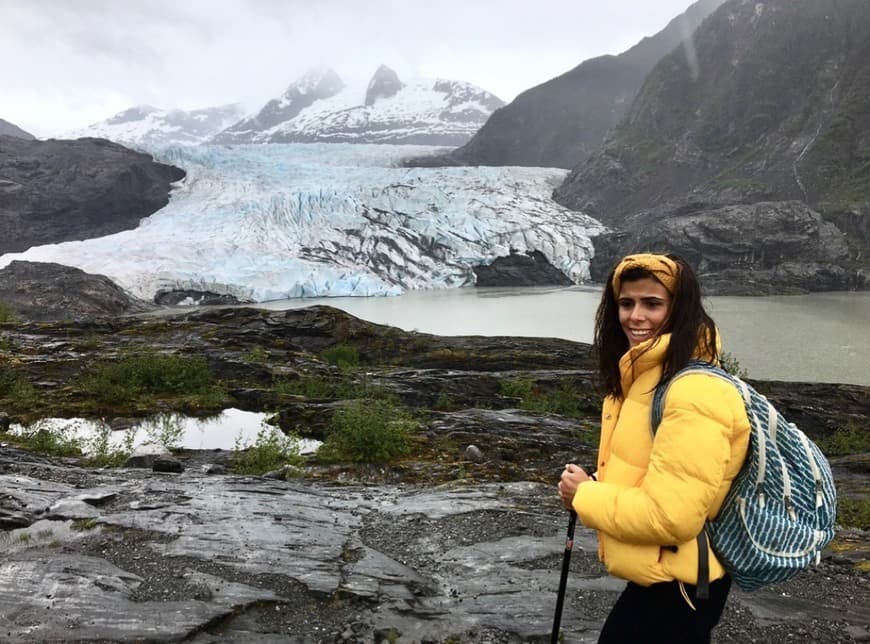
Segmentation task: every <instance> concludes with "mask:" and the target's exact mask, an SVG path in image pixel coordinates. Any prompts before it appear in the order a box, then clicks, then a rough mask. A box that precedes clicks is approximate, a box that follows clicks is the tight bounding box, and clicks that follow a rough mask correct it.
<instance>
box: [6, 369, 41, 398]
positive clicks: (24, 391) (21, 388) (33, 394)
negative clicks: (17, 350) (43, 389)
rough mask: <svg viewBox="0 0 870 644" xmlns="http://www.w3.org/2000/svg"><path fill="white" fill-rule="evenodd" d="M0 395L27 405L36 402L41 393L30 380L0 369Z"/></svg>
mask: <svg viewBox="0 0 870 644" xmlns="http://www.w3.org/2000/svg"><path fill="white" fill-rule="evenodd" d="M0 397H3V398H8V399H9V400H10V402H12V403H14V404H17V405H25V406H27V405H30V404H32V403H34V402H36V401H37V400H38V399H39V394H38V393H37V391H36V388H35V387H34V386H33V385H32V384H31V383H30V381H29V380H26V379H25V378H22V377H21V376H19V375H17V374H14V373H11V372H9V371H8V370H6V369H3V370H2V371H0Z"/></svg>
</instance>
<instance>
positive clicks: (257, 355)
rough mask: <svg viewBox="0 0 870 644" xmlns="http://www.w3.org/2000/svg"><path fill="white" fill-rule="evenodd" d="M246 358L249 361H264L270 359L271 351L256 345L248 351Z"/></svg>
mask: <svg viewBox="0 0 870 644" xmlns="http://www.w3.org/2000/svg"><path fill="white" fill-rule="evenodd" d="M245 359H246V360H247V361H248V362H253V363H258V364H259V363H263V362H266V360H268V359H269V352H268V351H266V350H265V349H264V348H263V347H254V348H253V349H251V350H250V351H248V354H247V355H246V356H245Z"/></svg>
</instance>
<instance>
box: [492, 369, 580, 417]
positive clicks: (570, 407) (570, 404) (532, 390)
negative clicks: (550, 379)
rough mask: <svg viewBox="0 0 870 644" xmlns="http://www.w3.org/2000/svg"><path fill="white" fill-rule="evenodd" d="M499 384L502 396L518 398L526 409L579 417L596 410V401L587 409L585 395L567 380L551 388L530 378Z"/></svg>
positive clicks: (514, 379)
mask: <svg viewBox="0 0 870 644" xmlns="http://www.w3.org/2000/svg"><path fill="white" fill-rule="evenodd" d="M499 385H500V390H501V394H502V395H503V396H506V397H508V398H519V399H520V408H521V409H525V410H527V411H539V412H546V413H551V414H559V415H561V416H568V417H571V418H579V417H581V416H584V415H586V414H587V413H588V412H589V411H594V410H597V403H594V404H592V406H591V408H590V409H587V408H588V407H589V403H588V401H587V396H585V395H584V394H583V392H581V391H579V390H578V389H577V387H575V386H572V385H571V384H570V383H567V382H562V383H560V384H559V386H558V387H556V388H555V389H551V390H546V389H544V388H541V387H538V386H536V385H535V383H534V381H533V380H532V379H530V378H511V379H510V380H502V381H501V382H500V383H499Z"/></svg>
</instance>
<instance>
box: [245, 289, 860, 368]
mask: <svg viewBox="0 0 870 644" xmlns="http://www.w3.org/2000/svg"><path fill="white" fill-rule="evenodd" d="M600 296H601V290H600V287H591V286H590V287H587V286H571V287H567V288H543V287H536V288H460V289H445V290H430V291H409V292H407V293H405V294H403V295H399V296H396V297H342V298H306V299H295V300H275V301H272V302H263V303H259V304H257V305H256V306H257V307H258V308H265V309H270V310H285V309H291V308H302V307H306V306H312V305H315V304H326V305H329V306H334V307H336V308H339V309H342V310H344V311H347V312H348V313H350V314H351V315H355V316H357V317H359V318H362V319H365V320H369V321H371V322H376V323H379V324H389V325H391V326H396V327H399V328H401V329H405V330H417V331H420V332H425V333H435V334H438V335H448V336H449V335H487V336H495V335H508V336H532V337H556V338H565V339H568V340H576V341H580V342H591V341H592V334H593V329H594V316H595V310H596V308H597V306H598V301H599V298H600ZM705 306H706V307H707V310H708V312H709V313H710V315H711V316H712V317H713V319H714V320H715V321H716V323H717V325H718V326H719V330H720V332H721V333H722V341H723V349H724V351H727V352H728V353H730V354H732V355H733V356H734V357H736V358H737V360H738V361H739V363H740V366H741V367H742V368H744V369H745V370H746V371H747V372H748V374H749V377H750V378H758V379H764V380H787V381H803V382H837V383H852V384H861V385H870V292H867V291H864V292H857V293H852V292H830V293H813V294H810V295H788V296H785V295H783V296H768V297H726V296H715V297H708V298H706V299H705Z"/></svg>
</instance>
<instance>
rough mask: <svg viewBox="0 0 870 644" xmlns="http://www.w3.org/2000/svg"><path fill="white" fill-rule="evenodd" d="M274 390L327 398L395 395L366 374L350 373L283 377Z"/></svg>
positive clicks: (376, 397)
mask: <svg viewBox="0 0 870 644" xmlns="http://www.w3.org/2000/svg"><path fill="white" fill-rule="evenodd" d="M274 390H275V393H277V394H287V395H293V396H305V397H306V398H320V399H327V400H348V399H354V398H374V399H387V398H391V397H392V396H393V394H392V392H391V391H390V390H389V389H387V388H386V387H381V386H378V385H374V384H372V382H371V380H370V379H369V378H367V377H365V376H355V375H353V374H350V373H343V374H341V375H336V376H331V375H330V376H319V375H302V376H300V377H299V378H294V379H282V380H278V381H276V382H275V384H274Z"/></svg>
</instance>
